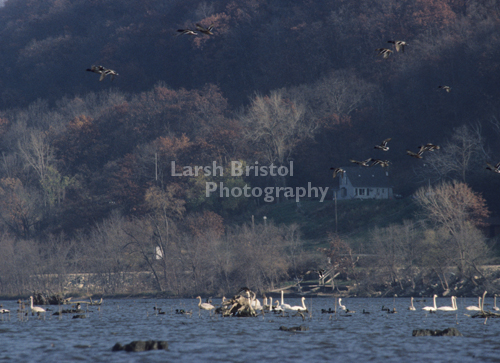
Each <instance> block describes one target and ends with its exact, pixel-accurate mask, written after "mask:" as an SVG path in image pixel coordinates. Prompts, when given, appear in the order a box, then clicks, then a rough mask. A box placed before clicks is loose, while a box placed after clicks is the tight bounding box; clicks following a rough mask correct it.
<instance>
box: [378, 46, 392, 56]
mask: <svg viewBox="0 0 500 363" xmlns="http://www.w3.org/2000/svg"><path fill="white" fill-rule="evenodd" d="M375 50H376V51H377V52H378V55H381V56H383V57H384V59H387V58H389V56H390V55H391V54H392V50H390V49H388V48H377V49H375Z"/></svg>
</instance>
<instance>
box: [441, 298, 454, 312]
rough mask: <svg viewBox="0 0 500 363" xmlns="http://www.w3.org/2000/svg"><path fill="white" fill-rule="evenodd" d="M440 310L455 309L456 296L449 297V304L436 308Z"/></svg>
mask: <svg viewBox="0 0 500 363" xmlns="http://www.w3.org/2000/svg"><path fill="white" fill-rule="evenodd" d="M438 310H440V311H455V310H457V302H456V297H455V296H452V297H451V306H441V307H439V308H438Z"/></svg>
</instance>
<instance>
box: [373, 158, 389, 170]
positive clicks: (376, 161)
mask: <svg viewBox="0 0 500 363" xmlns="http://www.w3.org/2000/svg"><path fill="white" fill-rule="evenodd" d="M374 165H380V166H381V167H383V168H385V167H386V166H389V160H380V159H372V164H371V165H370V166H374Z"/></svg>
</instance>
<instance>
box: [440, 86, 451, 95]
mask: <svg viewBox="0 0 500 363" xmlns="http://www.w3.org/2000/svg"><path fill="white" fill-rule="evenodd" d="M438 89H442V90H444V91H446V92H448V93H449V92H451V87H450V86H438Z"/></svg>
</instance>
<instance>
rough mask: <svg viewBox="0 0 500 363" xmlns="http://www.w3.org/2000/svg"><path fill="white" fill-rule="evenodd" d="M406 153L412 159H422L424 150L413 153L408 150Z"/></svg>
mask: <svg viewBox="0 0 500 363" xmlns="http://www.w3.org/2000/svg"><path fill="white" fill-rule="evenodd" d="M406 153H407V154H408V155H410V156H411V157H414V158H417V159H422V154H423V153H424V151H423V150H420V151H419V152H417V153H416V152H413V151H411V150H406Z"/></svg>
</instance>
